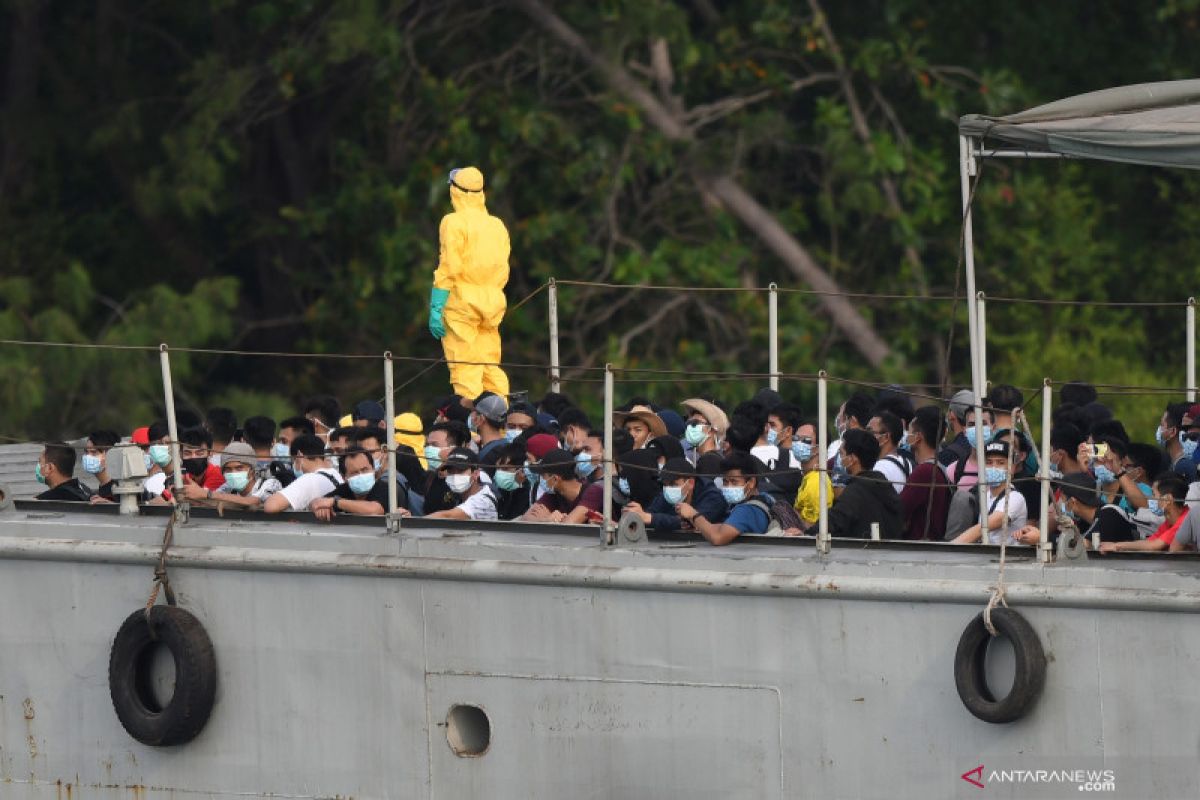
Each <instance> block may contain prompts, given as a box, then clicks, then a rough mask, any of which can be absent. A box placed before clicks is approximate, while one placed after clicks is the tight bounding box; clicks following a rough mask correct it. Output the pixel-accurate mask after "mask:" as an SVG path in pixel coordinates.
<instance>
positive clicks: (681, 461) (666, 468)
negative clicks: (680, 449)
mask: <svg viewBox="0 0 1200 800" xmlns="http://www.w3.org/2000/svg"><path fill="white" fill-rule="evenodd" d="M694 477H696V468H695V467H693V466H692V462H690V461H688V460H687V459H686V458H668V459H667V463H665V464H663V468H662V479H663V480H664V481H676V480H679V479H681V478H682V479H685V480H686V479H687V478H694Z"/></svg>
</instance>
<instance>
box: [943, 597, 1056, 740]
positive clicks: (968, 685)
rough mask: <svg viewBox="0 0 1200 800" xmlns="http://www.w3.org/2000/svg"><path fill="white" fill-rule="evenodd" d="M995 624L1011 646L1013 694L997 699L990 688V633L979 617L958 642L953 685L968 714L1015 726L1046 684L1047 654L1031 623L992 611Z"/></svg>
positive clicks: (1006, 612)
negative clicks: (987, 667) (987, 668)
mask: <svg viewBox="0 0 1200 800" xmlns="http://www.w3.org/2000/svg"><path fill="white" fill-rule="evenodd" d="M992 624H993V625H994V626H995V627H996V631H997V633H998V634H999V635H1001V636H1003V637H1005V638H1006V639H1008V640H1009V642H1011V643H1012V648H1013V654H1014V655H1015V656H1016V674H1015V676H1014V677H1013V686H1012V690H1011V691H1009V693H1008V694H1007V695H1006V696H1004V697H1001V698H999V699H997V698H996V697H995V695H994V694H993V693H992V690H991V689H990V688H989V687H988V685H987V675H986V673H985V670H984V657H985V656H986V655H987V647H988V642H989V641H990V640H991V638H992V636H991V634H989V633H988V630H987V627H986V626H985V625H984V622H983V614H982V613H980V614H979V615H978V616H976V617H975V619H973V620H971V622H970V624H969V625H967V628H966V630H964V631H963V633H962V636H961V637H960V638H959V640H958V650H957V651H956V652H955V653H954V683H955V686H956V687H957V688H958V696H959V698H960V699H961V700H962V703H963V705H964V706H966V707H967V710H968V711H970V712H971V713H972V714H974V715H975V716H976V717H978V718H979V719H981V720H983V721H984V722H991V723H994V724H1003V723H1007V722H1013V721H1014V720H1018V719H1020V718H1021V717H1023V716H1025V715H1026V714H1027V713H1029V710H1030V709H1031V708H1032V707H1033V705H1034V703H1035V702H1036V701H1037V698H1038V696H1039V695H1040V694H1041V692H1042V687H1043V686H1044V685H1045V683H1046V654H1045V652H1044V651H1043V650H1042V643H1041V640H1039V639H1038V635H1037V632H1036V631H1034V629H1033V627H1032V626H1031V625H1030V624H1029V622H1028V621H1026V619H1025V618H1024V617H1022V616H1021V615H1020V614H1018V613H1017V612H1016V611H1013V610H1012V609H1010V608H1004V607H998V608H994V609H992Z"/></svg>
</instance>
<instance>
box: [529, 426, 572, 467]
mask: <svg viewBox="0 0 1200 800" xmlns="http://www.w3.org/2000/svg"><path fill="white" fill-rule="evenodd" d="M558 449H559V447H558V439H556V438H554V437H553V436H551V435H550V434H548V433H538V434H535V435H533V436H530V437H529V441H527V442H526V443H525V452H527V453H529V455H531V456H533V457H534V458H536V459H537V460H538V461H541V460H542V459H543V458H545V457H546V454H547V453H549V452H551V451H552V450H558ZM563 452H566V451H563Z"/></svg>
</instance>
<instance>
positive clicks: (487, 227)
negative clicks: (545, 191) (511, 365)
mask: <svg viewBox="0 0 1200 800" xmlns="http://www.w3.org/2000/svg"><path fill="white" fill-rule="evenodd" d="M465 171H466V170H463V172H465ZM480 184H481V185H482V177H481V179H480ZM450 202H451V203H452V204H453V205H454V211H453V212H452V213H450V214H447V215H446V216H445V217H443V218H442V224H441V227H440V228H439V238H440V240H441V260H440V261H439V262H438V268H437V271H436V272H434V273H433V286H434V288H435V289H445V290H446V291H448V292H450V298H449V300H448V301H447V302H446V315H447V317H449V318H456V317H457V318H459V319H464V318H465V319H469V320H474V321H478V322H479V323H481V324H483V325H485V326H488V327H493V328H494V327H496V326H498V325H499V324H500V322H501V320H503V319H504V311H505V308H506V301H505V299H504V287H505V285H506V284H507V283H508V255H509V251H510V247H509V242H508V229H507V228H505V227H504V223H503V222H501V221H500V219H499V218H498V217H493V216H492V215H491V214H489V213H488V211H487V206H486V204H485V200H484V196H483V192H482V191H478V192H464V191H462V190H460V189H459V188H458V187H457V186H453V185H452V186H451V187H450Z"/></svg>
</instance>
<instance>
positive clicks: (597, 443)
mask: <svg viewBox="0 0 1200 800" xmlns="http://www.w3.org/2000/svg"><path fill="white" fill-rule="evenodd" d="M625 438H626V439H628V440H629V446H628V447H627V448H626V449H625V450H624V451H619V450H618V449H617V443H616V441H615V440H614V441H613V452H614V454H618V453H619V452H627V451H628V450H629V448H632V447H633V440H632V438H631V437H629V436H628V435H626V436H625ZM575 473H576V474H577V475H578V476H579V477H580V478H581V479H583V481H584V482H585V483H597V482H599V481H601V480H603V479H604V434H603V433H601V432H600V431H597V430H589V431H588V432H587V435H585V436H584V437H583V444H582V447H581V448H580V450H579V452H578V453H576V454H575Z"/></svg>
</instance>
